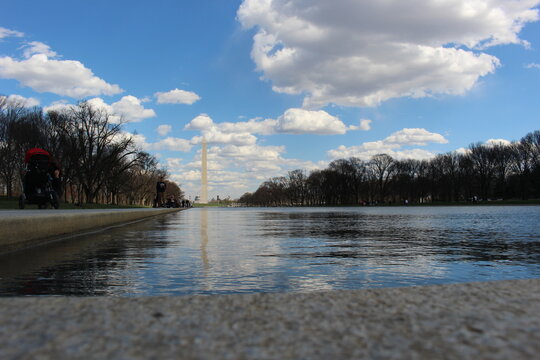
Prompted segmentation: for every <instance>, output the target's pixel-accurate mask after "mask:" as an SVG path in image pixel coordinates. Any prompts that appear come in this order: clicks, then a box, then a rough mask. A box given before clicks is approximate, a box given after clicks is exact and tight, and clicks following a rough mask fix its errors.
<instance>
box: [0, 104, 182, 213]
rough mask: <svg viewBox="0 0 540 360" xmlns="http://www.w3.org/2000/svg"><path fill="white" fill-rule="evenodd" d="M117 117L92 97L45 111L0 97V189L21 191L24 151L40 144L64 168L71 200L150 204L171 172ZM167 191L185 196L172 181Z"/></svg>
mask: <svg viewBox="0 0 540 360" xmlns="http://www.w3.org/2000/svg"><path fill="white" fill-rule="evenodd" d="M112 119H113V118H112V117H111V115H110V114H108V113H107V112H106V111H104V110H102V109H98V108H95V107H92V106H91V105H90V104H89V103H88V102H81V103H79V104H78V105H76V106H72V107H67V108H66V109H64V110H62V111H49V112H47V113H43V111H42V109H40V108H27V107H25V106H24V104H22V103H16V102H13V101H10V100H8V98H7V97H6V96H0V194H4V195H6V196H8V197H12V196H17V195H19V193H20V191H21V188H20V187H21V181H20V179H21V175H22V172H23V171H24V162H23V159H24V156H25V153H26V151H27V150H28V149H30V148H33V147H39V148H43V149H45V150H47V151H48V152H49V153H51V155H52V156H53V159H54V161H55V162H56V163H57V164H58V166H59V167H60V169H61V171H62V182H63V194H62V195H64V198H65V199H66V201H71V202H73V203H81V204H83V203H104V204H130V205H151V204H152V203H153V200H154V197H155V195H156V190H155V186H156V182H157V180H158V179H159V178H160V177H162V176H163V177H167V172H166V171H165V170H164V169H161V168H159V164H158V161H157V160H156V158H155V157H154V156H152V155H150V154H148V153H146V152H144V151H141V150H139V149H137V147H136V146H135V143H134V140H133V137H132V136H131V135H130V134H127V133H125V132H124V131H123V130H122V124H121V122H120V123H116V121H112ZM167 194H170V195H174V196H176V197H177V198H179V199H180V198H181V197H182V191H181V189H180V188H179V187H178V185H176V184H175V183H173V182H168V186H167Z"/></svg>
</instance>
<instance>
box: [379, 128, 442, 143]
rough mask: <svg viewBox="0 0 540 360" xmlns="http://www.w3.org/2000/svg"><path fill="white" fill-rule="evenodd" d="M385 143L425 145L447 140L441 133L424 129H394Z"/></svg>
mask: <svg viewBox="0 0 540 360" xmlns="http://www.w3.org/2000/svg"><path fill="white" fill-rule="evenodd" d="M384 142H385V143H388V144H398V145H400V146H402V145H418V146H425V145H427V143H438V144H446V143H448V140H446V139H445V138H444V136H442V135H441V134H437V133H432V132H429V131H427V130H426V129H403V130H400V131H396V132H395V133H393V134H392V135H390V136H389V137H387V138H386V139H384Z"/></svg>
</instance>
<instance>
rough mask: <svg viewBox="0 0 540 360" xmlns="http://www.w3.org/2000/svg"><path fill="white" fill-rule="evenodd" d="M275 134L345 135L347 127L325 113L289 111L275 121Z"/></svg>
mask: <svg viewBox="0 0 540 360" xmlns="http://www.w3.org/2000/svg"><path fill="white" fill-rule="evenodd" d="M276 132H280V133H286V134H318V135H333V134H345V133H346V132H347V127H346V126H345V124H344V123H343V122H342V121H341V120H340V119H338V118H337V117H335V116H332V115H330V114H328V113H327V112H326V111H323V110H319V111H310V110H304V109H289V110H287V111H285V113H284V114H283V115H281V116H280V117H279V118H278V119H277V124H276Z"/></svg>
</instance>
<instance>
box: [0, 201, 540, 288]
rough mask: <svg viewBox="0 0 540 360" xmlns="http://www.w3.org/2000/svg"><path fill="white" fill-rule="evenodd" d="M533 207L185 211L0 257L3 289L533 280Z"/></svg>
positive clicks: (539, 265) (538, 237)
mask: <svg viewBox="0 0 540 360" xmlns="http://www.w3.org/2000/svg"><path fill="white" fill-rule="evenodd" d="M539 224H540V207H539V206H521V207H512V206H505V207H499V206H487V207H481V206H477V207H395V208H394V207H388V208H384V207H381V208H301V209H297V208H271V209H243V208H227V209H217V208H216V209H189V210H186V211H182V212H179V213H176V214H171V215H166V216H160V217H155V218H152V219H148V220H145V221H143V222H139V223H135V224H131V225H127V226H122V227H117V228H114V229H109V230H107V231H105V232H100V233H95V234H92V235H86V236H79V237H76V238H71V239H68V240H66V241H61V242H57V243H55V244H52V245H48V246H44V247H40V248H37V249H33V250H30V251H24V252H19V253H16V254H11V255H9V256H3V257H0V295H3V296H9V295H115V296H140V295H145V296H146V295H185V294H218V293H219V294H223V293H253V292H284V291H285V292H290V291H318V290H330V289H359V288H367V287H390V286H411V285H425V284H442V283H456V282H465V281H486V280H501V279H523V278H535V277H536V278H537V277H540V225H539Z"/></svg>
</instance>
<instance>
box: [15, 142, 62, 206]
mask: <svg viewBox="0 0 540 360" xmlns="http://www.w3.org/2000/svg"><path fill="white" fill-rule="evenodd" d="M24 162H25V164H26V171H25V174H24V177H23V179H22V190H23V192H22V194H21V195H20V197H19V208H21V209H24V207H25V205H26V204H37V205H38V207H39V208H40V209H43V208H45V207H47V205H48V204H51V205H52V207H54V208H55V209H58V208H59V207H60V201H59V198H60V195H59V194H60V193H61V179H60V168H59V167H58V165H56V163H54V162H53V161H52V159H51V155H50V154H49V153H48V152H47V151H46V150H43V149H40V148H32V149H30V150H28V151H27V152H26V155H25V157H24Z"/></svg>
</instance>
